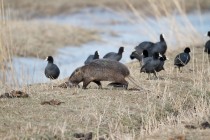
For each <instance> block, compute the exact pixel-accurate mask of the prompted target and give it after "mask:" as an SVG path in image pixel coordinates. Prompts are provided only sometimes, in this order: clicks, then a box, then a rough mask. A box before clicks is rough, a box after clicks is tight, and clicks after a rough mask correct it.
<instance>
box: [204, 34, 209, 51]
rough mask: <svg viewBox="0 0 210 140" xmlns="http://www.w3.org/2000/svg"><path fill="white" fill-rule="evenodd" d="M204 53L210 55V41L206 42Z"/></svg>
mask: <svg viewBox="0 0 210 140" xmlns="http://www.w3.org/2000/svg"><path fill="white" fill-rule="evenodd" d="M207 36H208V37H210V31H208V33H207ZM204 52H207V53H208V54H210V40H208V41H207V42H206V44H205V49H204Z"/></svg>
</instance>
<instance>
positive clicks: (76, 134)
mask: <svg viewBox="0 0 210 140" xmlns="http://www.w3.org/2000/svg"><path fill="white" fill-rule="evenodd" d="M73 136H74V137H75V138H83V137H84V136H85V134H84V133H74V134H73Z"/></svg>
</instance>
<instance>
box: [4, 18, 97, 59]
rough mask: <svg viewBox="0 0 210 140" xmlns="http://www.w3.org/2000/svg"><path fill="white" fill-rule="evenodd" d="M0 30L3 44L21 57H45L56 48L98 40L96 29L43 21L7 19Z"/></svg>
mask: <svg viewBox="0 0 210 140" xmlns="http://www.w3.org/2000/svg"><path fill="white" fill-rule="evenodd" d="M1 31H2V41H3V45H5V46H6V45H7V48H9V49H10V51H11V52H13V53H14V54H13V55H15V56H23V57H25V56H31V57H41V58H45V57H46V56H48V55H53V54H55V51H56V49H57V48H60V47H64V46H67V45H75V46H80V45H81V44H83V43H87V42H89V41H93V40H99V36H98V35H97V32H96V31H91V30H87V29H83V28H80V27H74V26H71V25H61V24H55V23H51V22H44V21H43V22H41V21H33V20H32V21H7V22H6V24H4V25H3V26H1Z"/></svg>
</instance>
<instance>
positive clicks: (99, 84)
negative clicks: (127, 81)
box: [93, 81, 102, 89]
mask: <svg viewBox="0 0 210 140" xmlns="http://www.w3.org/2000/svg"><path fill="white" fill-rule="evenodd" d="M93 82H94V83H96V84H97V85H98V87H99V89H102V85H101V82H100V81H93Z"/></svg>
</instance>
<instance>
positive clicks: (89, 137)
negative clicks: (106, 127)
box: [84, 132, 93, 140]
mask: <svg viewBox="0 0 210 140" xmlns="http://www.w3.org/2000/svg"><path fill="white" fill-rule="evenodd" d="M84 137H85V140H92V138H93V133H92V132H89V133H86V134H85V136H84Z"/></svg>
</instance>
